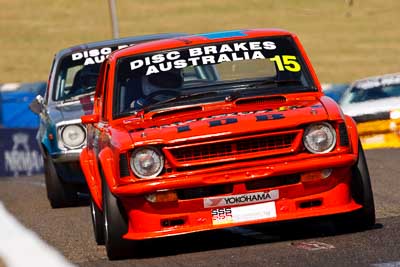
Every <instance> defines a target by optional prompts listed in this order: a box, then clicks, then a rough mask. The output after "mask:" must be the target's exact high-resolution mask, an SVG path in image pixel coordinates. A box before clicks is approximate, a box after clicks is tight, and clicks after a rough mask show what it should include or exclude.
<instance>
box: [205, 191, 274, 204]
mask: <svg viewBox="0 0 400 267" xmlns="http://www.w3.org/2000/svg"><path fill="white" fill-rule="evenodd" d="M278 198H279V191H278V190H271V191H269V192H256V193H249V194H241V195H233V196H224V197H209V198H205V199H204V208H212V207H224V206H237V205H243V204H254V203H260V202H267V201H272V200H276V199H278Z"/></svg>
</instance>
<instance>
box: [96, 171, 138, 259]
mask: <svg viewBox="0 0 400 267" xmlns="http://www.w3.org/2000/svg"><path fill="white" fill-rule="evenodd" d="M103 211H104V239H105V240H104V241H105V246H106V250H107V256H108V258H109V259H110V260H117V259H124V258H127V257H129V256H133V254H134V245H135V243H134V242H135V241H130V240H126V239H124V238H122V236H123V235H124V234H126V232H127V231H128V220H127V218H126V217H125V216H124V215H125V210H124V207H122V204H121V203H120V201H119V200H118V199H117V198H116V197H115V196H114V195H113V194H112V193H111V192H110V189H109V188H108V185H107V184H106V182H105V181H104V179H103Z"/></svg>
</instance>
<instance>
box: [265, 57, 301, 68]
mask: <svg viewBox="0 0 400 267" xmlns="http://www.w3.org/2000/svg"><path fill="white" fill-rule="evenodd" d="M269 60H271V61H272V62H275V64H276V66H277V68H278V70H279V71H285V70H287V71H292V72H298V71H300V69H301V67H300V64H299V62H297V61H296V56H290V55H282V57H281V56H279V55H276V56H274V57H272V58H270V59H269Z"/></svg>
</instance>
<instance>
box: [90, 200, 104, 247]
mask: <svg viewBox="0 0 400 267" xmlns="http://www.w3.org/2000/svg"><path fill="white" fill-rule="evenodd" d="M90 214H91V215H92V223H93V232H94V238H95V240H96V243H97V245H104V215H103V212H101V210H100V209H99V208H98V207H97V205H96V203H94V202H93V199H90Z"/></svg>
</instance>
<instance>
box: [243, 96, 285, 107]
mask: <svg viewBox="0 0 400 267" xmlns="http://www.w3.org/2000/svg"><path fill="white" fill-rule="evenodd" d="M284 102H286V97H284V96H266V97H256V98H245V99H239V100H237V101H236V105H237V106H238V105H249V104H259V105H263V104H271V103H272V104H275V103H276V104H279V103H284Z"/></svg>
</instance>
